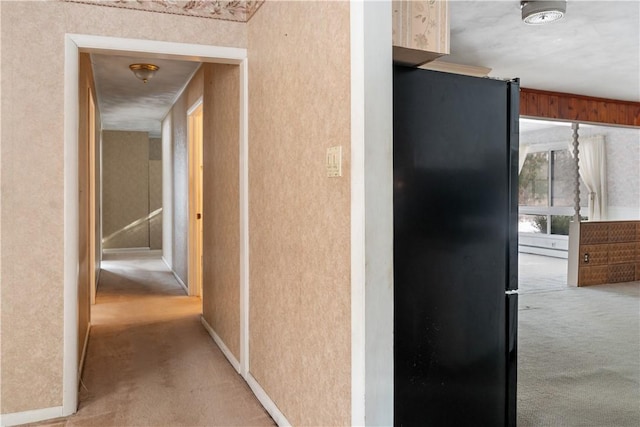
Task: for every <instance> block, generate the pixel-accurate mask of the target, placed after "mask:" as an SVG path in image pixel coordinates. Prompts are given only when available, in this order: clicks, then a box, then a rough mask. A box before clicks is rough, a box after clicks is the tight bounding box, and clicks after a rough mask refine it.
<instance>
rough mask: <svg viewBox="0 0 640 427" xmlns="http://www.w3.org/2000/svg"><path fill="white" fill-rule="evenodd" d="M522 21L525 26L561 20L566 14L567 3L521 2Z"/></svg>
mask: <svg viewBox="0 0 640 427" xmlns="http://www.w3.org/2000/svg"><path fill="white" fill-rule="evenodd" d="M520 9H522V20H523V21H524V23H525V24H529V25H541V24H547V23H549V22H554V21H557V20H559V19H562V17H563V16H564V14H565V13H566V12H567V1H566V0H556V1H536V0H529V1H521V2H520Z"/></svg>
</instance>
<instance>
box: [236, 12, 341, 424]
mask: <svg viewBox="0 0 640 427" xmlns="http://www.w3.org/2000/svg"><path fill="white" fill-rule="evenodd" d="M349 16H350V6H349V3H348V2H266V3H265V4H264V5H263V6H262V7H261V8H260V12H259V13H257V14H256V15H255V16H254V17H253V18H252V19H251V21H249V23H248V27H249V111H250V115H249V136H250V142H249V232H250V239H249V245H250V301H251V302H250V313H249V315H250V363H251V366H250V371H251V373H252V375H253V376H254V377H255V378H256V380H257V381H258V383H259V384H260V385H261V386H262V387H263V388H264V390H265V391H266V392H267V394H268V395H269V396H270V397H271V398H272V399H273V401H274V402H275V404H276V405H277V406H278V408H279V409H280V410H281V411H282V412H283V413H284V415H285V416H286V417H287V419H288V420H289V421H290V422H291V423H292V424H293V425H326V426H329V425H330V426H339V425H349V424H350V423H351V327H350V325H351V314H350V306H351V299H350V295H351V278H350V265H351V264H350V260H351V257H350V254H351V252H350V236H351V234H350V207H351V199H350V194H351V193H350V191H351V186H350V167H349V159H350V142H351V131H350V129H351V128H350V125H351V122H350V117H351V100H350V87H351V85H350V82H351V72H350V54H349V52H350V50H349V49H350V33H349V28H350V21H349ZM310 23H311V24H310ZM332 146H342V153H343V154H342V155H343V166H342V171H343V176H342V177H340V178H327V173H326V171H325V159H326V150H327V148H329V147H332Z"/></svg>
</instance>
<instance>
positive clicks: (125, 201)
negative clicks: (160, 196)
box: [102, 131, 149, 249]
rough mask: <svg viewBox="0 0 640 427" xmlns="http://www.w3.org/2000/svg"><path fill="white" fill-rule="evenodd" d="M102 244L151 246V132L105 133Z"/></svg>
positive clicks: (103, 149) (133, 246) (130, 246)
mask: <svg viewBox="0 0 640 427" xmlns="http://www.w3.org/2000/svg"><path fill="white" fill-rule="evenodd" d="M102 141H103V142H102V156H103V157H102V167H103V170H102V189H103V194H102V200H103V207H102V214H103V218H102V232H103V238H102V244H103V246H104V248H106V249H109V248H148V247H149V224H148V215H149V135H148V134H147V133H146V132H128V131H103V133H102Z"/></svg>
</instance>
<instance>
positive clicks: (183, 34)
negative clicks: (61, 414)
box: [0, 1, 246, 413]
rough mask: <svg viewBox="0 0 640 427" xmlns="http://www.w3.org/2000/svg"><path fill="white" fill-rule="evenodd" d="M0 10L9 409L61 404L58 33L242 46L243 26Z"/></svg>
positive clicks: (48, 5) (110, 12)
mask: <svg viewBox="0 0 640 427" xmlns="http://www.w3.org/2000/svg"><path fill="white" fill-rule="evenodd" d="M0 16H1V19H2V24H1V29H0V31H1V42H2V46H1V49H0V55H1V56H2V58H1V64H2V65H1V66H2V69H1V76H2V77H1V78H2V99H1V100H0V102H1V113H2V114H1V115H2V118H3V120H2V129H1V130H0V132H1V141H2V147H1V154H0V159H1V160H0V161H1V174H2V177H1V181H2V194H1V196H0V197H1V209H2V212H1V217H0V220H1V222H2V223H1V228H2V232H3V233H2V242H1V245H2V250H1V256H2V259H1V260H0V263H1V265H2V271H1V272H0V275H1V277H0V279H1V292H2V314H1V315H2V319H1V320H2V326H1V328H2V329H1V331H2V350H1V359H2V360H1V366H0V367H1V370H2V386H1V387H2V389H1V392H2V393H1V394H2V400H1V404H0V406H1V411H2V413H13V412H20V411H27V410H32V409H39V408H48V407H55V406H60V405H61V404H62V366H63V363H62V357H63V288H64V284H63V276H64V275H63V260H64V252H65V250H64V243H65V242H64V239H63V237H64V235H63V231H64V227H63V223H64V197H63V189H64V180H63V171H64V156H63V153H64V133H63V120H64V34H65V33H75V34H93V35H101V36H114V37H128V38H139V39H154V40H165V41H172V42H184V43H197V44H205V45H217V46H231V47H245V46H246V29H245V26H244V24H241V23H235V22H226V21H219V20H211V19H202V18H193V17H187V16H177V15H170V14H161V13H149V12H142V11H131V10H125V9H116V8H109V7H98V6H91V5H85V4H72V3H66V2H57V1H55V2H53V1H52V2H30V1H26V2H7V1H2V2H0ZM43 28H46V31H43ZM43 70H46V72H43ZM26 219H28V220H26ZM70 244H71V243H70Z"/></svg>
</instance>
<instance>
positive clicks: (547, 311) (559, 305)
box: [518, 256, 640, 427]
mask: <svg viewBox="0 0 640 427" xmlns="http://www.w3.org/2000/svg"><path fill="white" fill-rule="evenodd" d="M545 258H546V257H536V256H524V257H522V256H521V260H520V265H521V280H520V310H519V349H518V350H519V357H518V364H519V366H518V426H519V427H529V426H536V427H537V426H554V427H562V426H567V427H569V426H571V427H578V426H584V427H626V426H629V427H637V426H640V282H631V283H621V284H613V285H600V286H591V287H583V288H575V287H568V286H566V284H565V283H566V270H563V268H566V261H562V260H554V259H548V258H547V259H545ZM563 266H564V267H563ZM523 267H524V268H523ZM563 281H564V282H563Z"/></svg>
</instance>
